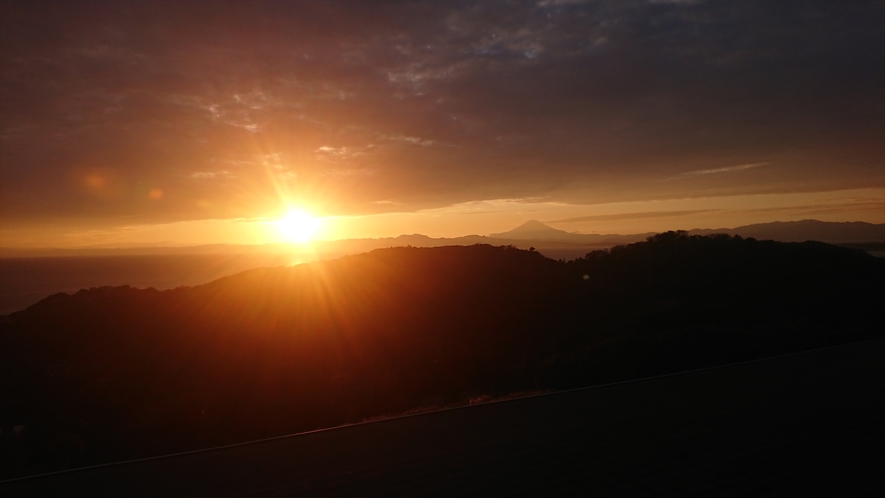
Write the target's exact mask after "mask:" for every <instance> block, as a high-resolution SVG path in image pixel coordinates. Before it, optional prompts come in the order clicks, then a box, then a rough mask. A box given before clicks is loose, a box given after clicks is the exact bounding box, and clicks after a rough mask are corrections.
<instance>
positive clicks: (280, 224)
mask: <svg viewBox="0 0 885 498" xmlns="http://www.w3.org/2000/svg"><path fill="white" fill-rule="evenodd" d="M276 225H277V228H279V229H280V232H282V233H283V235H285V236H286V238H288V239H289V240H292V241H295V242H307V241H309V240H310V239H311V237H313V234H314V233H316V231H317V229H319V228H320V220H318V219H316V218H314V217H312V216H311V215H309V214H307V213H305V212H304V211H289V214H287V215H286V217H285V218H283V219H281V220H279V221H277V222H276Z"/></svg>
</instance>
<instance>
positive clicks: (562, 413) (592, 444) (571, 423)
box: [0, 340, 885, 497]
mask: <svg viewBox="0 0 885 498" xmlns="http://www.w3.org/2000/svg"><path fill="white" fill-rule="evenodd" d="M883 354H885V341H882V340H878V341H867V342H863V343H854V344H850V345H846V346H837V347H833V348H826V349H818V350H814V351H811V352H805V353H798V354H795V355H788V356H781V357H776V358H772V359H767V360H761V361H755V362H747V363H740V364H736V365H729V366H725V367H721V368H712V369H705V370H700V371H698V370H695V371H692V372H689V373H685V374H676V375H672V376H665V377H656V378H652V379H645V380H639V381H633V382H626V383H619V384H614V385H611V384H610V385H605V386H600V387H596V388H589V389H579V390H573V391H567V392H560V393H555V394H549V395H544V396H535V397H530V398H522V399H517V400H511V401H507V402H501V403H489V404H483V405H476V406H469V407H464V408H460V409H455V410H445V411H437V412H433V413H425V414H422V415H417V416H411V417H403V418H396V419H387V420H384V421H381V422H374V423H368V424H360V425H353V426H348V427H341V428H337V429H331V430H324V431H317V432H311V433H305V434H300V435H294V436H288V437H282V438H275V439H272V440H265V441H259V442H255V443H247V444H243V445H235V446H231V447H226V448H219V449H213V450H209V451H199V452H195V453H189V454H183V455H174V456H168V457H161V458H157V459H149V460H142V461H138V462H130V463H123V464H116V465H109V466H100V467H93V468H89V469H82V470H75V471H71V472H63V473H58V474H51V475H45V476H40V477H35V478H30V479H23V480H18V481H11V482H6V483H0V494H4V493H5V495H6V496H21V497H30V496H33V497H43V496H61V495H76V496H90V497H100V496H109V497H111V496H113V497H117V496H151V497H153V496H191V497H201V496H206V497H208V496H250V497H282V496H287V497H288V496H310V497H345V496H351V497H352V496H360V497H363V496H378V497H388V496H424V497H427V496H445V497H448V496H483V497H488V496H703V497H710V496H732V497H733V496H882V493H883V491H885V484H883V482H882V480H881V476H880V475H879V474H880V473H881V469H880V468H879V467H880V466H879V462H878V461H877V460H876V459H875V458H873V457H872V456H873V455H876V454H878V452H879V451H880V449H881V447H882V444H883V442H885V441H883V438H882V436H881V435H880V434H881V430H879V427H878V426H879V424H880V423H881V420H882V416H883V415H885V408H883V406H882V405H881V403H880V402H879V401H880V400H881V399H882V396H883V395H885V365H883V364H882V362H881V358H882V355H883Z"/></svg>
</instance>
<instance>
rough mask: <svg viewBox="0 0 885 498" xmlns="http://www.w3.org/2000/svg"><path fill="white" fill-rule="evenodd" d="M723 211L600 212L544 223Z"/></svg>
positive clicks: (642, 217) (631, 218)
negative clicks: (598, 213)
mask: <svg viewBox="0 0 885 498" xmlns="http://www.w3.org/2000/svg"><path fill="white" fill-rule="evenodd" d="M715 211H721V209H693V210H685V211H646V212H642V213H618V214H600V215H590V216H578V217H575V218H565V219H561V220H551V221H545V222H544V223H549V224H557V223H579V222H584V221H619V220H639V219H645V218H669V217H672V216H688V215H691V214H700V213H711V212H715Z"/></svg>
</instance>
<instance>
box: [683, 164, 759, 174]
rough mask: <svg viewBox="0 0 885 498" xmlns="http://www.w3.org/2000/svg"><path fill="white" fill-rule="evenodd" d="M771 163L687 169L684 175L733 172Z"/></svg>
mask: <svg viewBox="0 0 885 498" xmlns="http://www.w3.org/2000/svg"><path fill="white" fill-rule="evenodd" d="M769 164H771V163H750V164H740V165H738V166H728V167H726V168H713V169H699V170H695V171H687V172H685V173H683V174H682V175H683V176H691V175H712V174H715V173H731V172H733V171H744V170H748V169H753V168H759V167H762V166H768V165H769Z"/></svg>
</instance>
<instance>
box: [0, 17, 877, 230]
mask: <svg viewBox="0 0 885 498" xmlns="http://www.w3.org/2000/svg"><path fill="white" fill-rule="evenodd" d="M0 8H2V25H0V33H2V34H0V37H2V38H0V41H2V43H0V57H2V68H3V70H2V74H0V105H2V109H0V140H2V142H0V145H2V152H0V154H2V155H0V159H2V164H0V168H2V170H0V171H2V184H0V193H2V196H0V208H2V211H0V216H2V219H3V222H4V223H12V222H16V223H19V222H21V223H26V222H31V221H47V220H56V219H61V218H71V219H73V218H77V219H82V220H95V221H96V223H98V222H99V221H101V220H105V222H106V223H115V222H116V221H114V220H119V219H123V218H126V219H130V220H134V221H135V222H145V223H147V222H159V221H176V220H186V219H199V218H224V217H249V216H263V215H266V214H267V213H269V212H271V211H273V210H275V209H279V207H280V196H284V197H287V198H290V199H291V200H293V201H295V202H298V201H304V202H309V203H313V204H314V205H317V206H320V207H321V208H322V209H325V210H326V212H329V213H365V212H372V211H376V212H377V211H383V210H386V209H392V207H395V208H396V209H400V210H401V209H419V208H425V207H438V206H444V205H446V204H449V203H454V202H462V201H468V200H482V199H495V198H538V199H545V200H554V201H563V202H572V203H592V202H601V201H626V200H638V199H654V198H667V197H673V196H691V195H701V194H700V193H702V194H703V195H715V194H717V193H736V192H744V193H753V192H770V191H780V192H793V191H802V190H821V189H835V188H852V187H860V186H870V185H871V184H875V185H878V186H882V185H883V184H885V173H883V169H885V168H883V165H885V160H883V158H885V92H883V91H882V88H885V30H883V29H882V26H885V3H883V2H875V1H874V2H828V1H826V2H813V1H797V2H767V1H766V2H621V1H618V2H578V1H574V2H569V1H540V2H478V3H474V2H429V1H428V2H399V1H390V2H334V3H333V2H230V3H223V2H117V3H114V2H76V3H74V2H59V3H53V2H9V1H7V2H4V3H3V4H2V7H0ZM763 163H764V164H765V167H753V168H743V169H742V168H741V166H744V165H756V164H763ZM699 171H700V172H711V174H694V173H691V172H699ZM713 172H717V174H712V173H713ZM719 173H721V174H719Z"/></svg>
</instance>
